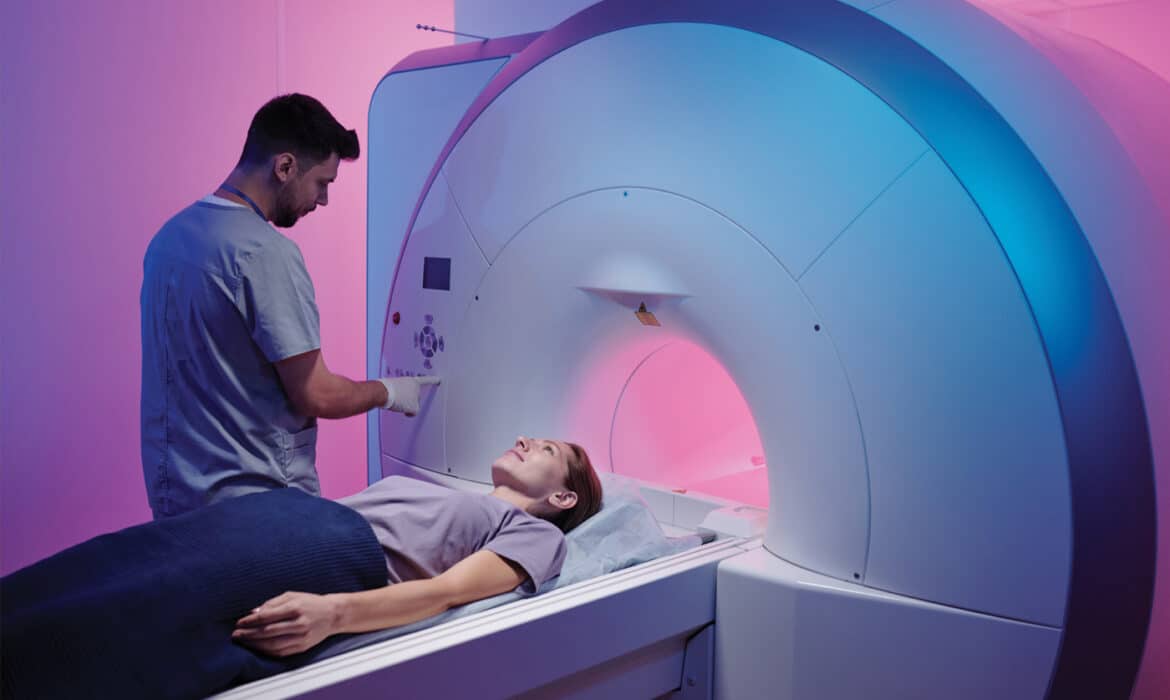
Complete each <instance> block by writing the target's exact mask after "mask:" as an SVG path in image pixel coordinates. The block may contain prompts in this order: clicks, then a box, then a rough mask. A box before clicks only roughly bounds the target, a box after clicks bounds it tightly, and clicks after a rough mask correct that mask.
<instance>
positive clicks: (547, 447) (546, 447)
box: [544, 445, 553, 455]
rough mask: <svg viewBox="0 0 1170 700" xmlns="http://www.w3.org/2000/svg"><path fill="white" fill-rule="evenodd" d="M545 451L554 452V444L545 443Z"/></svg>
mask: <svg viewBox="0 0 1170 700" xmlns="http://www.w3.org/2000/svg"><path fill="white" fill-rule="evenodd" d="M544 451H545V452H548V453H549V454H550V455H551V454H552V453H553V448H552V446H550V445H545V446H544Z"/></svg>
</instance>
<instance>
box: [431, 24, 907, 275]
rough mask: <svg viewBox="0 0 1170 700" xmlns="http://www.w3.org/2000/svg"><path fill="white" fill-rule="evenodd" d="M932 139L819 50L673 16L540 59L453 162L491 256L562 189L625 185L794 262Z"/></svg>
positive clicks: (465, 204) (471, 220) (455, 187)
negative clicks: (688, 205)
mask: <svg viewBox="0 0 1170 700" xmlns="http://www.w3.org/2000/svg"><path fill="white" fill-rule="evenodd" d="M925 148H926V146H925V144H924V143H923V142H922V140H921V139H920V138H919V137H918V135H917V134H916V133H915V132H914V131H913V130H912V129H911V128H910V127H908V126H907V125H906V124H905V123H904V122H903V121H902V120H901V119H900V118H899V117H898V115H897V114H895V113H894V112H893V111H892V110H890V109H889V108H888V107H887V106H886V105H885V104H884V103H883V102H882V101H881V100H880V99H878V98H877V97H876V96H874V95H873V94H871V93H870V92H868V91H867V90H865V89H864V88H862V87H861V86H859V85H858V84H857V83H856V82H854V81H853V80H852V79H851V78H849V77H848V76H846V75H843V74H842V73H840V72H839V71H837V70H835V69H834V68H833V67H831V66H829V65H828V64H826V63H824V62H822V61H821V60H819V59H816V58H813V57H811V56H809V55H808V54H806V53H803V52H800V51H797V50H796V49H794V48H792V47H790V46H788V45H786V44H781V43H780V42H777V41H774V40H771V39H768V38H765V37H762V36H760V35H758V34H753V33H751V32H745V31H741V30H736V29H730V28H727V27H716V26H712V25H697V24H695V25H689V24H686V25H679V24H666V25H650V26H640V27H634V28H631V29H626V30H622V31H618V32H613V33H611V34H606V35H603V36H600V37H598V38H596V39H592V40H590V41H588V42H585V43H583V44H579V45H576V46H573V47H572V48H570V49H568V50H566V51H564V52H562V53H560V54H557V55H556V56H554V57H552V58H550V59H549V60H548V61H546V62H544V63H542V64H540V65H538V66H536V67H535V68H533V69H532V70H531V71H530V72H529V73H527V74H526V75H525V76H524V78H523V79H522V80H520V81H518V82H517V83H516V84H514V85H512V86H511V87H509V88H508V89H507V90H506V91H505V92H504V93H503V94H501V95H500V96H499V97H498V98H497V99H496V100H495V101H494V102H493V103H492V104H491V105H490V106H489V107H488V108H487V110H486V111H485V112H484V113H483V114H482V115H480V117H479V118H478V119H477V120H476V122H475V123H474V124H472V126H471V127H470V128H469V129H468V131H467V133H466V134H465V135H464V136H463V138H462V139H461V140H460V142H459V144H458V145H457V146H456V147H455V149H454V150H453V151H452V153H451V156H450V157H449V158H448V159H447V162H446V164H445V165H444V169H445V172H446V174H447V176H448V178H449V180H450V183H451V189H452V191H453V192H454V194H455V198H456V199H457V200H458V201H459V206H460V208H461V210H462V211H463V213H464V215H465V216H466V217H467V221H468V224H469V226H470V227H471V231H472V233H473V235H474V236H475V237H476V240H477V241H479V244H480V246H481V247H482V248H483V250H484V253H485V255H486V256H487V258H488V259H489V260H492V259H494V258H495V256H496V254H497V253H498V252H499V251H500V249H502V248H503V246H504V245H505V244H506V243H507V241H508V239H509V238H511V237H512V236H513V235H515V234H516V232H517V231H519V230H520V228H521V227H522V226H523V225H524V224H526V223H527V222H529V221H531V220H532V219H533V218H534V217H535V216H537V215H538V214H539V213H540V212H541V211H543V210H544V209H546V208H548V207H551V206H553V205H555V204H556V203H558V202H560V201H562V200H564V199H565V198H566V197H570V196H573V195H576V194H579V193H581V192H588V191H591V190H594V189H598V188H602V187H614V186H623V185H629V186H645V187H654V188H658V189H664V190H667V191H670V192H678V193H680V194H684V195H686V196H688V197H691V198H693V199H695V200H698V201H700V202H703V203H704V204H706V205H707V206H710V207H712V208H713V209H715V210H717V211H719V212H721V213H723V214H724V215H726V216H727V217H728V218H730V219H731V220H733V221H735V222H736V223H737V224H739V225H741V226H742V227H744V228H745V229H747V230H748V231H751V232H752V235H754V236H756V237H758V238H760V239H761V240H762V241H763V242H764V243H765V245H767V246H768V248H769V250H771V251H772V254H773V255H775V256H776V258H777V259H778V260H779V261H780V262H781V264H783V265H784V266H785V267H786V268H787V269H788V270H789V271H790V272H792V273H793V274H794V275H798V274H799V272H800V271H802V270H803V269H804V268H805V267H807V265H808V264H809V263H810V262H811V261H812V260H813V259H814V258H815V257H816V255H817V254H818V253H819V252H820V251H821V250H823V249H824V247H825V246H826V245H828V243H829V242H830V241H831V240H832V239H833V237H834V236H836V235H837V234H838V233H839V232H840V231H841V230H842V229H843V228H844V227H845V226H846V225H847V224H848V223H849V221H850V220H851V219H852V218H853V217H854V216H856V215H857V213H858V212H860V211H861V210H862V209H863V208H864V206H865V205H866V203H868V202H869V201H870V200H871V199H872V198H873V196H874V195H875V194H876V193H877V191H879V190H880V188H881V187H882V186H884V185H886V184H887V183H889V182H890V181H891V180H892V179H893V178H894V177H895V176H897V174H898V173H899V172H901V171H902V170H904V169H905V168H906V167H907V166H908V165H909V164H910V163H911V162H913V160H914V159H915V158H916V157H917V156H918V155H920V154H921V153H922V152H923V151H924V150H925Z"/></svg>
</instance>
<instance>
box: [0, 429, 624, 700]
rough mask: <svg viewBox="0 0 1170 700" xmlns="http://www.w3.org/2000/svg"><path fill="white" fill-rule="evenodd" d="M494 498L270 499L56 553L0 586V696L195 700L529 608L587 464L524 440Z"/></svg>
mask: <svg viewBox="0 0 1170 700" xmlns="http://www.w3.org/2000/svg"><path fill="white" fill-rule="evenodd" d="M492 482H493V484H494V486H495V488H494V489H493V490H492V491H491V492H490V493H487V494H476V493H467V492H462V491H455V490H451V489H447V488H445V487H442V486H438V485H435V484H430V483H426V482H422V481H419V480H415V479H410V478H406V477H390V478H387V479H383V480H382V481H380V482H378V483H376V484H374V485H373V486H370V487H369V488H367V489H366V490H364V491H362V492H360V493H358V494H355V495H353V496H350V497H347V498H343V499H341V500H340V501H337V502H334V501H328V500H325V499H322V498H316V497H313V496H308V495H306V494H303V493H301V492H299V491H296V490H293V489H282V490H279V491H270V492H266V493H260V494H252V495H248V496H241V497H239V498H234V499H230V500H227V501H223V502H221V503H217V504H215V505H211V506H207V507H205V508H202V509H199V510H196V511H194V512H191V513H188V514H186V515H182V516H179V517H176V518H170V519H165V520H158V521H154V522H151V523H147V524H145V525H139V526H136V527H132V528H127V529H125V530H121V531H119V532H115V533H111V534H109V535H102V536H99V537H95V538H93V539H91V540H89V541H87V542H84V543H82V544H80V545H78V546H76V547H72V548H70V549H67V550H65V551H64V552H61V553H60V554H57V555H55V556H53V557H50V558H48V559H45V560H43V561H40V562H38V563H36V564H33V565H32V566H29V567H27V568H25V569H22V570H20V571H17V572H15V573H13V574H11V575H10V576H7V577H5V578H3V579H0V674H2V675H3V688H2V690H3V692H2V693H0V695H3V697H5V698H23V697H37V698H41V697H78V696H90V695H94V696H102V697H202V696H205V695H208V694H212V693H215V692H218V691H221V690H224V689H226V688H228V687H230V686H232V685H236V684H239V683H243V682H248V681H252V680H256V679H258V678H262V677H265V676H268V675H272V674H274V673H278V672H280V671H283V670H286V669H288V668H292V667H295V666H297V665H298V657H297V655H298V654H300V653H301V652H304V651H306V650H308V649H310V648H312V647H314V646H315V645H317V644H318V643H320V642H321V641H322V640H324V639H325V638H327V637H329V636H331V635H335V634H341V633H357V632H368V631H373V630H378V629H384V628H388V627H395V626H399V625H404V624H407V623H410V622H414V621H416V620H421V619H423V618H426V617H430V616H432V615H435V614H438V613H440V612H443V611H444V610H447V609H448V608H451V607H454V606H457V605H462V604H465V603H469V602H472V601H476V600H480V599H483V598H488V597H491V596H494V595H497V594H500V593H504V592H507V591H510V590H513V589H517V588H519V590H521V591H523V592H527V593H532V592H535V591H536V590H537V589H538V588H539V587H540V585H541V584H542V583H544V582H545V581H547V580H549V579H551V578H553V577H555V576H556V575H557V574H558V573H559V571H560V568H561V564H562V562H563V561H564V556H565V539H564V533H566V532H568V531H570V530H572V529H573V528H574V527H576V526H577V525H579V524H580V523H581V522H583V521H584V520H585V519H587V518H588V517H590V516H591V515H593V514H594V513H596V512H597V511H598V509H599V508H600V506H601V484H600V482H599V480H598V478H597V474H596V473H595V472H594V470H593V466H592V464H591V463H590V461H589V457H588V455H587V454H586V453H585V451H584V450H583V449H582V448H581V447H579V446H577V445H574V444H572V443H567V442H563V441H559V440H543V439H530V438H525V437H520V438H517V440H516V443H515V445H514V446H513V447H512V448H511V449H509V450H507V451H506V452H504V454H503V455H501V456H500V457H499V458H498V459H496V461H495V462H494V463H493V464H492ZM388 583H389V584H391V585H387V584H388Z"/></svg>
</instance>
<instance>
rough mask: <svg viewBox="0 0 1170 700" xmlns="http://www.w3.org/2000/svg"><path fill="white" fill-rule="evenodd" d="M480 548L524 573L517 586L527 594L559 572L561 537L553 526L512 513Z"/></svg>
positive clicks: (537, 519)
mask: <svg viewBox="0 0 1170 700" xmlns="http://www.w3.org/2000/svg"><path fill="white" fill-rule="evenodd" d="M483 548H484V549H488V550H491V551H493V552H495V553H496V554H498V555H500V556H501V557H504V558H505V559H508V560H510V561H512V562H514V563H516V564H517V565H519V567H520V568H521V569H524V572H525V573H527V574H528V581H525V582H524V584H523V585H522V586H521V587H520V592H521V593H525V594H527V595H532V594H533V593H536V591H537V590H539V589H540V587H541V586H542V585H543V584H544V582H545V581H548V580H549V579H551V578H553V577H554V576H556V575H557V574H559V573H560V572H561V565H562V564H563V563H564V562H565V535H564V533H562V532H561V531H560V529H558V528H557V526H556V525H553V524H552V523H550V522H548V521H547V520H541V519H539V518H534V517H532V516H531V515H528V514H526V513H523V512H520V511H516V512H514V513H512V514H509V517H508V519H506V520H505V521H504V524H503V525H502V526H501V527H500V529H499V531H497V532H496V534H495V536H493V537H492V538H491V539H489V540H488V541H487V543H486V544H484V547H483Z"/></svg>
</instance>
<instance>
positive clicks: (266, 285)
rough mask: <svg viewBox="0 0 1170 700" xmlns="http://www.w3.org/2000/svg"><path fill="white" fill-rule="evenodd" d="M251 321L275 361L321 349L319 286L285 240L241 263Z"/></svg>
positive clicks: (254, 334) (262, 347)
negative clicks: (317, 295) (316, 291)
mask: <svg viewBox="0 0 1170 700" xmlns="http://www.w3.org/2000/svg"><path fill="white" fill-rule="evenodd" d="M240 272H241V275H242V277H243V279H242V283H243V284H242V287H243V295H244V308H245V317H246V319H247V322H248V331H249V333H251V335H252V339H253V340H254V341H256V344H257V345H259V346H260V350H261V351H262V352H263V353H264V357H266V358H268V361H269V362H278V361H280V360H284V359H287V358H289V357H293V356H295V355H300V354H302V353H306V352H309V351H310V350H316V349H318V348H320V347H321V323H320V316H319V315H318V312H317V299H316V295H315V293H314V291H313V281H312V280H311V279H310V278H309V271H308V270H307V269H306V268H305V259H304V258H303V257H301V251H300V249H298V248H297V246H296V244H294V243H293V242H292V241H288V240H281V241H277V242H274V244H269V245H266V246H264V247H263V248H261V249H260V250H258V251H256V252H254V253H252V254H250V255H248V256H247V257H245V258H243V259H242V261H241V270H240Z"/></svg>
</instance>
